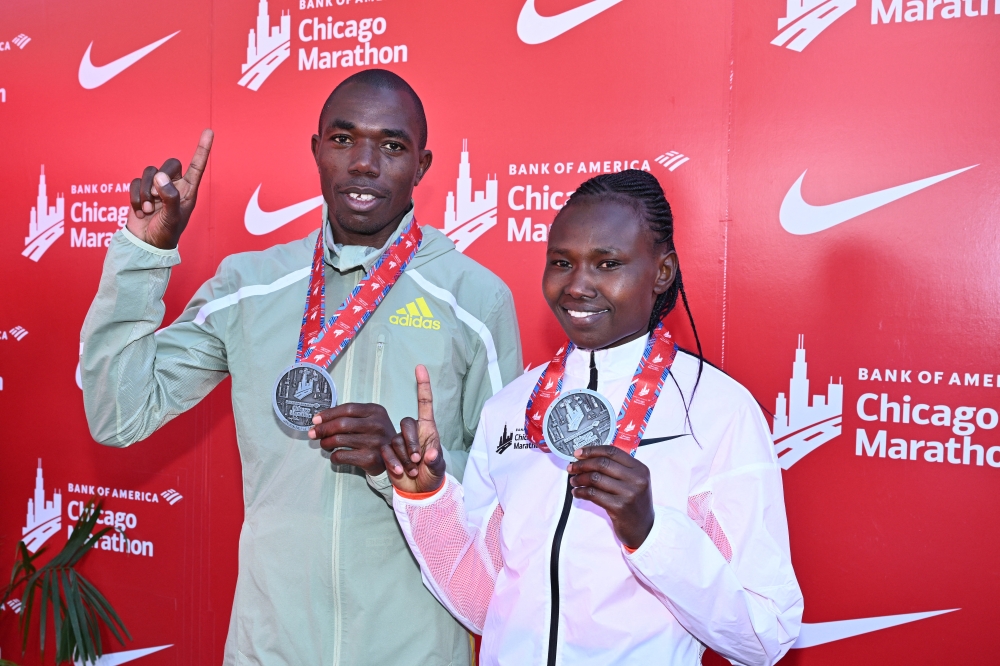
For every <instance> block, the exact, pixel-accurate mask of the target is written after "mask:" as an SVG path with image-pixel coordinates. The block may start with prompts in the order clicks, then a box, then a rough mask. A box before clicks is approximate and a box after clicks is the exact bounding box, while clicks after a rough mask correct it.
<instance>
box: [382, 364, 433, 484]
mask: <svg viewBox="0 0 1000 666" xmlns="http://www.w3.org/2000/svg"><path fill="white" fill-rule="evenodd" d="M415 374H416V377H417V420H416V421H414V420H413V419H411V418H409V417H407V418H405V419H403V420H402V421H400V422H399V429H400V431H401V432H400V433H399V434H398V435H396V436H395V437H393V438H392V446H390V447H388V448H387V449H383V451H382V457H383V458H384V459H385V468H386V471H387V472H388V473H389V480H391V481H392V485H394V486H395V487H396V488H397V489H398V490H402V491H403V492H409V493H429V492H433V491H435V490H437V489H438V488H440V487H441V484H442V483H443V482H444V473H445V460H444V454H443V453H442V451H441V437H439V436H438V429H437V424H436V423H434V396H433V394H432V393H431V376H430V373H428V372H427V368H425V367H424V366H422V365H418V366H417V369H416V371H415Z"/></svg>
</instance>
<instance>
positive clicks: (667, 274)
mask: <svg viewBox="0 0 1000 666" xmlns="http://www.w3.org/2000/svg"><path fill="white" fill-rule="evenodd" d="M676 277H677V252H675V251H674V250H670V251H668V252H665V253H664V254H663V255H662V256H661V257H660V266H659V272H658V273H657V274H656V282H655V283H653V293H654V294H656V295H657V296H659V295H660V294H662V293H665V292H666V291H667V290H668V289H670V285H672V284H673V283H674V278H676Z"/></svg>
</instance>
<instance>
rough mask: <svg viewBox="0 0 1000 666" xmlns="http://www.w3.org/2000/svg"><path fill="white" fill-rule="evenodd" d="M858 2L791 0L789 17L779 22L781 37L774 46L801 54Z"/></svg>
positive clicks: (789, 1) (844, 0)
mask: <svg viewBox="0 0 1000 666" xmlns="http://www.w3.org/2000/svg"><path fill="white" fill-rule="evenodd" d="M855 2H856V0H788V8H787V10H786V16H785V17H784V18H780V19H778V30H780V31H781V32H779V33H778V36H777V37H775V38H774V39H773V40H772V41H771V43H772V44H774V45H775V46H784V47H785V48H787V49H791V50H792V51H798V52H801V51H802V49H804V48H805V47H807V46H809V43H810V42H811V41H812V40H814V39H816V38H817V37H819V34H820V33H821V32H823V31H824V30H826V29H827V28H829V27H830V26H831V25H832V24H833V22H834V21H836V20H837V19H839V18H840V17H841V16H843V15H844V14H846V13H847V12H848V11H850V10H851V9H853V8H854V5H855Z"/></svg>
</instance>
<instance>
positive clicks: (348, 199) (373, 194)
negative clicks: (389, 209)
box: [339, 187, 385, 213]
mask: <svg viewBox="0 0 1000 666" xmlns="http://www.w3.org/2000/svg"><path fill="white" fill-rule="evenodd" d="M339 195H340V197H341V198H342V199H343V201H344V203H345V204H346V206H347V208H349V209H351V210H352V211H354V212H356V213H367V212H369V211H371V210H372V209H373V208H375V207H376V206H378V205H379V203H381V201H382V200H383V199H384V198H385V195H384V194H382V193H381V192H379V191H378V190H375V189H373V188H370V187H345V188H344V189H342V190H340V192H339Z"/></svg>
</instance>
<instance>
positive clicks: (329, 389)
mask: <svg viewBox="0 0 1000 666" xmlns="http://www.w3.org/2000/svg"><path fill="white" fill-rule="evenodd" d="M273 404H274V412H275V414H277V415H278V418H279V419H281V422H282V423H284V424H285V425H286V426H288V427H289V428H293V429H295V430H301V431H303V432H305V431H306V430H309V428H311V427H312V426H313V422H312V419H313V417H314V416H316V414H318V413H320V412H322V411H323V410H325V409H330V408H331V407H333V406H334V405H336V404H337V388H336V386H335V385H334V383H333V379H332V378H331V377H330V375H329V374H328V373H327V372H326V371H325V370H323V369H322V368H320V367H319V366H316V365H312V364H311V363H300V364H297V365H293V366H292V367H290V368H288V369H287V370H285V371H284V372H283V373H282V374H281V376H280V377H279V378H278V381H277V382H276V383H275V385H274V400H273Z"/></svg>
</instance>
